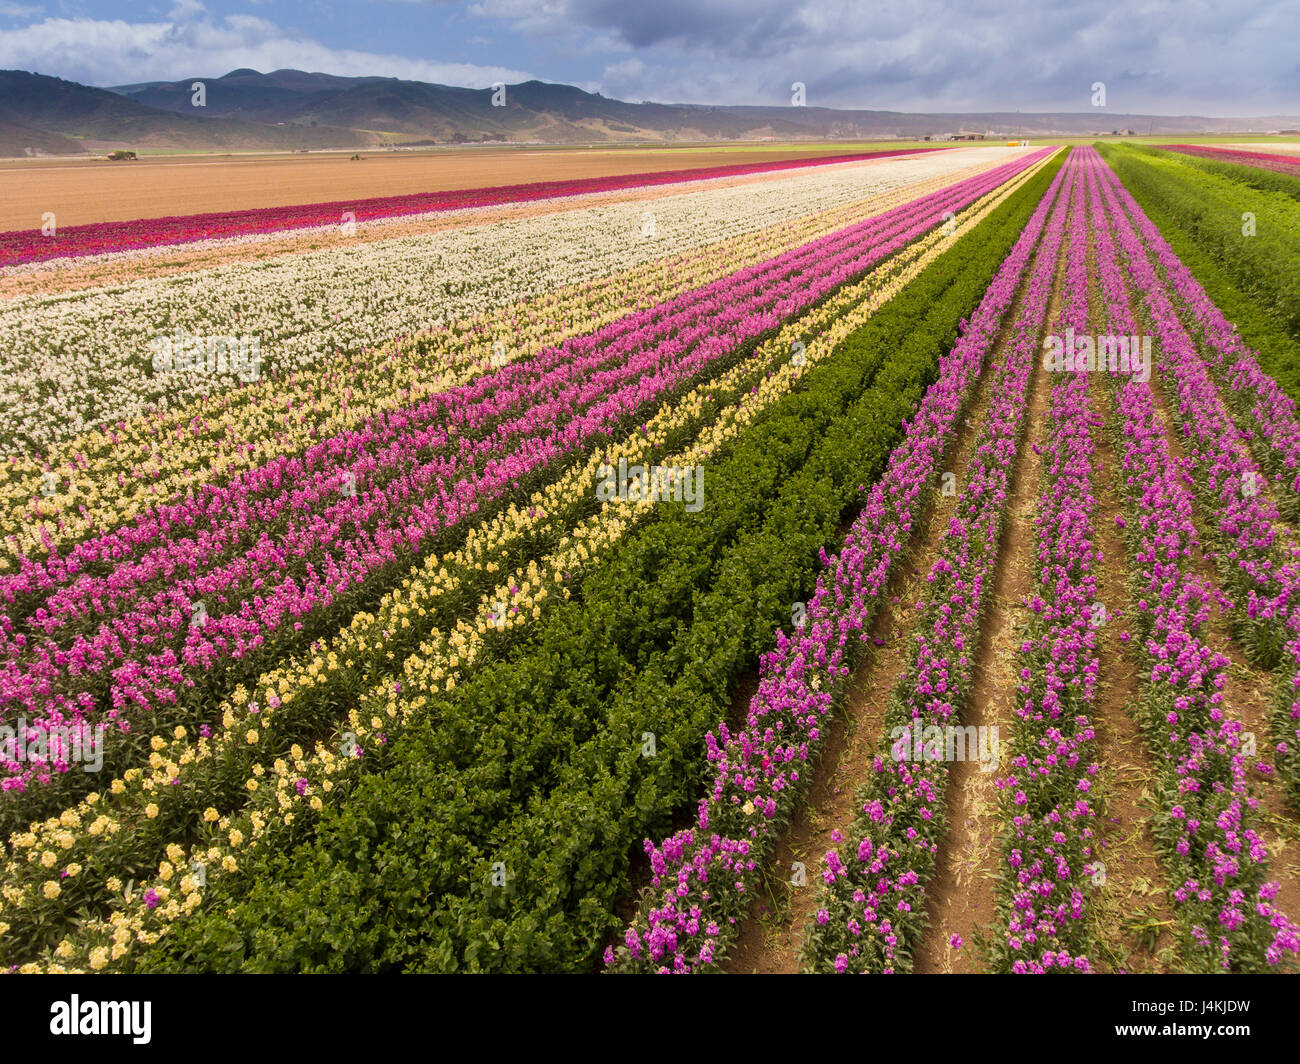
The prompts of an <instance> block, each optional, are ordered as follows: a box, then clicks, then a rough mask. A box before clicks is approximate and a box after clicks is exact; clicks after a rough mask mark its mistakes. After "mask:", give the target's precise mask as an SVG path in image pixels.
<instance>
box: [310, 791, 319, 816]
mask: <svg viewBox="0 0 1300 1064" xmlns="http://www.w3.org/2000/svg"><path fill="white" fill-rule="evenodd" d="M311 807H312V808H313V809H315V810H316V812H318V813H319V812H320V810H321V800H320V796H319V795H316V794H313V795H312V796H311Z"/></svg>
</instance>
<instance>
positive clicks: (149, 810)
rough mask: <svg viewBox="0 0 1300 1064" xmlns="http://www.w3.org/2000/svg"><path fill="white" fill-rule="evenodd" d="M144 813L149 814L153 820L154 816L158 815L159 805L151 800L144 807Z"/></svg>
mask: <svg viewBox="0 0 1300 1064" xmlns="http://www.w3.org/2000/svg"><path fill="white" fill-rule="evenodd" d="M144 815H145V816H147V817H148V818H149V819H150V820H152V819H153V818H154V817H156V816H157V815H158V807H157V806H156V805H154V803H153V802H150V803H149V804H148V805H146V806H145V807H144Z"/></svg>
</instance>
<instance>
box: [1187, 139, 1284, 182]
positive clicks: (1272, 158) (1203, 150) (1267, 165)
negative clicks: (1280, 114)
mask: <svg viewBox="0 0 1300 1064" xmlns="http://www.w3.org/2000/svg"><path fill="white" fill-rule="evenodd" d="M1164 148H1165V150H1166V151H1176V152H1179V153H1180V154H1183V155H1193V156H1196V157H1197V158H1201V159H1213V160H1215V161H1216V162H1225V163H1241V164H1243V165H1245V166H1258V167H1261V168H1262V169H1264V170H1273V171H1275V172H1276V173H1279V174H1286V175H1288V176H1290V177H1300V155H1282V154H1279V153H1278V152H1266V151H1246V150H1244V149H1242V148H1217V147H1210V146H1209V145H1206V144H1166V145H1164Z"/></svg>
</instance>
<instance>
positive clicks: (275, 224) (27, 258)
mask: <svg viewBox="0 0 1300 1064" xmlns="http://www.w3.org/2000/svg"><path fill="white" fill-rule="evenodd" d="M936 150H940V149H935V148H900V149H898V150H896V151H883V152H859V153H855V154H851V155H827V156H822V157H820V158H811V159H784V160H778V161H774V162H766V163H733V164H730V165H727V166H706V167H695V168H692V169H681V170H661V171H659V172H658V173H639V174H619V175H616V176H613V177H583V178H574V179H571V180H567V181H531V182H527V183H525V184H519V185H492V186H487V187H484V188H467V189H456V190H454V191H450V192H421V193H415V194H412V195H405V196H379V197H374V198H370V199H361V200H337V201H334V202H330V203H306V204H299V205H297V206H291V207H258V208H254V209H249V210H240V211H222V212H216V213H210V214H188V215H177V216H172V217H166V218H142V219H138V220H136V221H130V222H97V223H95V224H93V225H70V226H67V227H64V228H61V229H57V230H56V231H55V234H54V235H53V236H44V235H42V233H41V232H40V230H39V229H19V230H14V231H11V232H7V233H0V266H15V265H18V264H19V263H25V262H42V261H45V260H47V259H56V258H63V257H70V256H82V255H100V254H104V253H107V252H116V251H128V250H131V249H134V248H147V247H160V246H163V245H168V244H185V243H192V242H194V241H197V240H225V239H229V238H231V237H240V236H250V235H253V234H258V233H272V232H279V231H283V230H290V229H308V228H317V227H321V226H337V225H340V224H341V223H342V222H343V219H344V215H345V213H347V214H351V215H352V220H353V221H355V222H364V221H373V220H374V219H377V218H396V217H402V216H405V215H412V214H432V213H436V212H441V211H455V210H465V209H466V208H470V207H488V206H495V205H498V204H502V203H528V202H531V201H533V200H542V199H553V198H556V197H560V196H582V195H591V194H593V193H597V192H612V191H617V190H619V189H625V188H647V187H651V186H655V185H670V184H679V183H681V182H683V181H704V180H707V179H709V178H718V177H739V176H742V175H744V174H756V173H767V172H772V171H779V170H792V169H797V168H802V167H808V166H828V165H832V164H835V163H849V162H860V161H862V160H866V159H885V158H891V157H893V156H900V155H914V154H917V153H918V152H927V151H936Z"/></svg>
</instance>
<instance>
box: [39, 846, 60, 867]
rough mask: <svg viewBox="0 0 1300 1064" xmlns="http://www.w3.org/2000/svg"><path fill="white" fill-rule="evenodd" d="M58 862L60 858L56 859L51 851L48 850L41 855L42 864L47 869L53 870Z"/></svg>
mask: <svg viewBox="0 0 1300 1064" xmlns="http://www.w3.org/2000/svg"><path fill="white" fill-rule="evenodd" d="M56 860H58V858H56V857H55V856H54V854H53V853H51V852H50V851H49V850H46V851H45V852H44V853H43V854H41V864H42V865H43V866H44V867H45V868H53V867H54V862H55V861H56Z"/></svg>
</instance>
